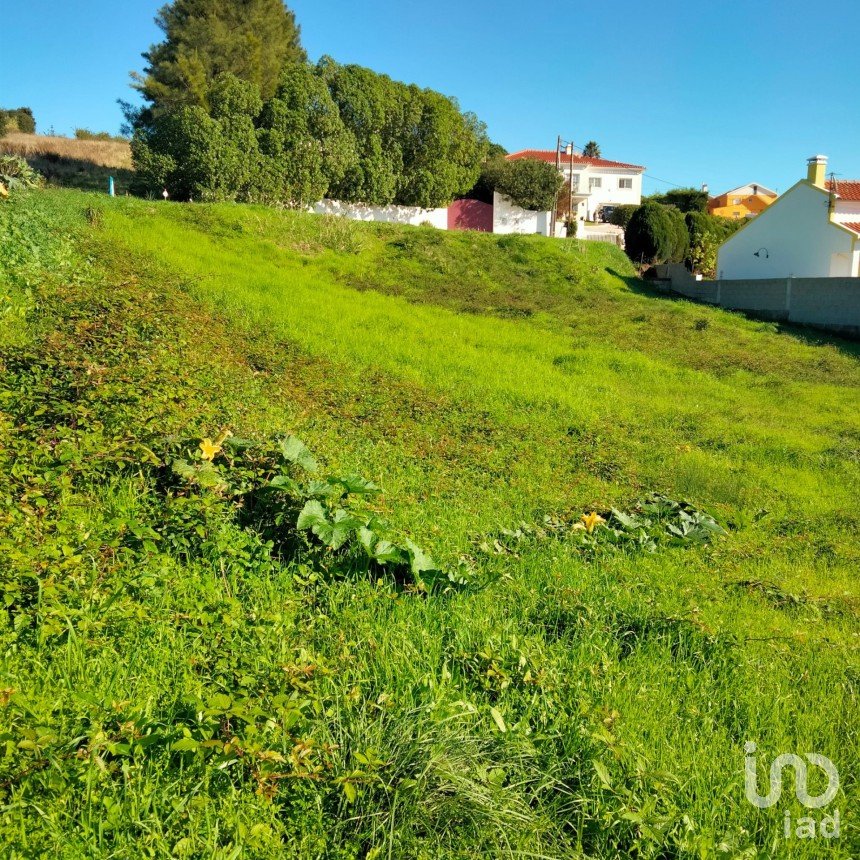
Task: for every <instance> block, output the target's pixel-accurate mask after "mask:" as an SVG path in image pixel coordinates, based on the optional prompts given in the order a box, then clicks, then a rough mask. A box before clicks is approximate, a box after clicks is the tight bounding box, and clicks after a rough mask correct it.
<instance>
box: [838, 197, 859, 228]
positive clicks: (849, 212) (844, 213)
mask: <svg viewBox="0 0 860 860" xmlns="http://www.w3.org/2000/svg"><path fill="white" fill-rule="evenodd" d="M833 220H834V221H839V222H840V223H842V224H844V223H845V222H846V221H854V222H855V223H856V222H858V221H860V200H837V201H836V211H835V212H834V213H833Z"/></svg>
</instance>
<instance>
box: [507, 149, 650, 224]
mask: <svg viewBox="0 0 860 860" xmlns="http://www.w3.org/2000/svg"><path fill="white" fill-rule="evenodd" d="M506 157H507V159H508V160H509V161H515V160H517V159H520V158H533V159H537V160H538V161H545V162H547V163H548V164H558V166H559V170H560V171H561V173H562V174H563V175H564V180H565V186H566V187H565V188H563V189H562V191H561V193H560V194H559V219H560V220H561V219H562V218H563V217H564V216H565V215H566V214H567V209H568V204H569V200H570V192H571V188H570V185H569V183H571V182H572V183H573V189H572V191H573V211H574V215H575V216H576V217H577V218H579V219H581V220H584V221H597V220H600V218H601V216H602V215H605V214H608V211H609V210H610V207H613V206H618V205H621V204H625V203H630V204H633V205H634V206H638V205H639V204H640V203H641V202H642V174H643V173H644V172H645V168H644V167H642V166H640V165H638V164H627V163H626V162H623V161H611V160H610V159H608V158H590V157H588V156H585V155H577V154H576V153H573V152H571V153H568V152H565V151H561V152H559V153H556V151H555V150H554V149H522V150H520V151H519V152H512V153H511V154H510V155H508V156H506Z"/></svg>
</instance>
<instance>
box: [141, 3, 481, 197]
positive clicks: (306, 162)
mask: <svg viewBox="0 0 860 860" xmlns="http://www.w3.org/2000/svg"><path fill="white" fill-rule="evenodd" d="M157 23H158V24H159V26H160V27H161V29H162V30H163V31H164V34H165V40H164V42H163V43H161V44H158V45H154V46H153V47H152V48H150V50H149V51H148V52H147V53H146V54H144V57H145V58H146V60H147V62H148V65H147V68H146V70H145V73H144V74H143V75H139V76H137V78H136V87H137V89H138V90H139V91H140V93H141V94H142V95H143V96H144V99H145V100H146V106H145V107H144V108H143V109H139V110H135V109H132V108H130V107H129V106H127V105H126V112H127V117H128V118H129V120H130V125H131V129H130V130H131V131H133V139H132V155H133V158H134V164H135V168H136V171H137V182H136V188H135V190H136V191H138V192H140V193H145V194H160V193H161V191H162V189H163V188H166V189H167V190H168V192H169V193H170V195H171V196H172V197H174V198H177V199H202V200H246V201H261V202H278V203H282V204H285V205H294V206H301V205H304V204H307V203H310V202H313V201H315V200H319V199H320V198H322V197H325V196H331V197H337V198H338V199H341V200H347V201H362V202H365V203H371V204H376V205H387V204H390V203H398V204H403V205H412V206H424V207H434V206H441V205H446V204H447V203H449V202H450V201H451V200H452V199H454V198H455V197H457V196H461V195H463V194H466V193H467V192H468V191H469V190H470V189H471V188H472V187H473V186H474V185H475V182H476V180H477V179H478V176H479V173H480V168H481V164H482V163H483V162H484V160H485V158H486V156H487V152H488V147H489V143H488V140H487V135H486V129H485V127H484V125H483V123H481V122H479V121H478V119H477V117H475V116H474V115H473V114H470V113H463V112H462V111H461V110H460V109H459V106H458V105H457V103H456V102H455V101H454V100H453V99H450V98H447V97H446V96H444V95H442V94H441V93H438V92H434V91H433V90H428V89H421V88H419V87H417V86H408V85H406V84H402V83H398V82H396V81H393V80H391V79H390V78H388V77H387V76H385V75H379V74H377V73H375V72H373V71H371V70H370V69H366V68H362V67H360V66H354V65H340V64H338V63H336V62H334V60H332V59H330V58H327V57H325V58H323V59H322V60H321V61H320V62H319V63H318V64H317V65H316V66H312V65H309V64H308V63H307V59H306V56H305V53H304V51H303V49H302V47H301V44H300V41H299V28H298V26H297V25H296V22H295V18H294V16H293V13H292V12H290V11H289V10H288V9H287V8H286V7H285V6H284V5H283V3H282V2H281V0H174V2H173V3H171V4H169V5H168V6H166V7H165V8H164V9H162V10H161V12H160V13H159V16H158V18H157Z"/></svg>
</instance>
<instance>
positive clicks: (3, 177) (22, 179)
mask: <svg viewBox="0 0 860 860" xmlns="http://www.w3.org/2000/svg"><path fill="white" fill-rule="evenodd" d="M42 182H43V179H42V175H41V174H40V173H38V172H37V171H35V170H33V168H32V167H30V165H29V164H27V162H26V161H25V160H24V159H23V158H21V156H20V155H0V186H2V187H3V188H5V189H7V190H8V191H16V190H20V189H25V188H38V187H39V186H40V185H41V184H42Z"/></svg>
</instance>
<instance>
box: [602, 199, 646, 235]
mask: <svg viewBox="0 0 860 860" xmlns="http://www.w3.org/2000/svg"><path fill="white" fill-rule="evenodd" d="M638 208H639V207H638V206H637V205H636V204H635V203H621V204H619V205H617V206H615V207H614V208H613V209H612V214H611V215H610V216H609V223H610V224H615V226H616V227H623V228H624V229H625V230H626V229H627V225H628V224H629V223H630V219H631V218H632V217H633V213H634V212H635V211H636V210H637V209H638Z"/></svg>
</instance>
